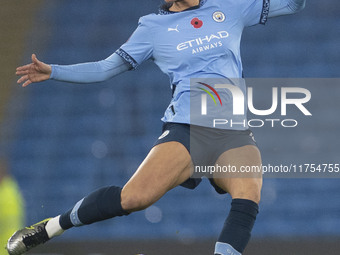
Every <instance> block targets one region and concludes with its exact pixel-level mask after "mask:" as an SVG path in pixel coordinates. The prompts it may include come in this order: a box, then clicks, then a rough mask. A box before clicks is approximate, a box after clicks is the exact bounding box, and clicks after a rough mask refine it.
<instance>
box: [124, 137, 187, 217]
mask: <svg viewBox="0 0 340 255" xmlns="http://www.w3.org/2000/svg"><path fill="white" fill-rule="evenodd" d="M192 169H193V167H192V161H191V157H190V154H189V152H188V151H187V149H186V148H185V147H184V146H183V145H182V144H180V143H178V142H167V143H163V144H159V145H157V146H155V147H154V148H153V149H152V150H151V151H150V153H149V155H148V156H147V157H146V158H145V160H144V161H143V163H142V164H141V165H140V167H139V168H138V170H137V171H136V173H135V174H134V175H133V176H132V177H131V179H130V180H129V181H128V182H127V183H126V185H125V186H124V188H123V190H122V194H121V199H122V202H121V203H122V207H123V209H124V210H126V211H129V212H133V211H139V210H143V209H145V208H147V207H149V206H150V205H152V204H153V203H155V202H156V201H157V200H158V199H160V198H161V197H162V196H163V195H164V194H165V193H166V192H167V191H169V190H171V189H172V188H175V187H176V186H178V185H180V184H181V183H183V182H184V181H186V180H187V179H188V178H189V177H190V175H191V173H192Z"/></svg>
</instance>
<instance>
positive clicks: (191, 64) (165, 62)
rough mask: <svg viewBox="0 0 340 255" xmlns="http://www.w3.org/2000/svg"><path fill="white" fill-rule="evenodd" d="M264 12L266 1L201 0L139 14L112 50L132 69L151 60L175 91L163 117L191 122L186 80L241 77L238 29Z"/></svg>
mask: <svg viewBox="0 0 340 255" xmlns="http://www.w3.org/2000/svg"><path fill="white" fill-rule="evenodd" d="M268 13H269V0H267V1H263V0H237V1H235V0H201V2H200V6H199V8H192V9H189V10H187V11H183V12H179V13H172V12H168V11H163V10H161V12H160V14H158V15H155V14H151V15H148V16H144V17H142V18H141V19H140V20H139V26H138V28H137V29H136V31H135V32H134V33H133V34H132V36H131V37H130V39H129V40H128V41H127V42H126V43H125V44H124V45H122V46H121V48H120V49H119V50H118V51H117V52H116V53H117V54H118V55H120V56H121V57H123V58H124V59H125V60H127V61H129V63H130V64H131V65H132V66H133V67H134V68H136V67H137V66H138V65H140V64H141V63H143V62H144V61H145V60H147V59H152V60H153V61H154V62H155V63H156V65H158V67H159V68H160V69H161V70H162V71H163V72H164V73H166V74H167V75H168V76H169V78H170V82H171V86H172V90H173V91H174V94H173V98H172V101H171V102H170V105H169V107H168V108H167V110H166V111H165V115H164V117H163V119H162V120H163V121H164V122H177V123H190V122H192V120H191V121H190V79H191V78H232V79H234V78H242V62H241V54H240V41H241V35H242V31H243V29H244V27H246V26H252V25H256V24H259V23H262V24H264V23H265V22H266V20H267V17H268ZM242 90H244V89H243V88H242ZM191 124H199V123H191Z"/></svg>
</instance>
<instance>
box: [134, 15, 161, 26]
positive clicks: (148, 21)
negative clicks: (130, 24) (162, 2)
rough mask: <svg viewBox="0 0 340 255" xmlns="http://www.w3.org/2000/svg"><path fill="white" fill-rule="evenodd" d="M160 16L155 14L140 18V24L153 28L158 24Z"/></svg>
mask: <svg viewBox="0 0 340 255" xmlns="http://www.w3.org/2000/svg"><path fill="white" fill-rule="evenodd" d="M158 16H159V15H157V14H155V13H151V14H148V15H145V16H142V17H140V18H139V21H138V24H139V25H144V26H148V27H152V26H154V25H155V24H157V20H158Z"/></svg>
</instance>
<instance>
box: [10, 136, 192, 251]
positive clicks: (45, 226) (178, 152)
mask: <svg viewBox="0 0 340 255" xmlns="http://www.w3.org/2000/svg"><path fill="white" fill-rule="evenodd" d="M191 171H192V162H191V157H190V155H189V152H188V151H187V149H186V148H185V147H184V146H183V145H182V144H180V143H178V142H167V143H163V144H159V145H157V146H155V147H154V148H153V149H152V150H151V151H150V153H149V155H148V156H147V157H146V159H145V160H144V162H143V163H142V164H141V166H140V167H139V168H138V170H137V171H136V173H135V174H134V175H133V176H132V178H131V179H130V180H129V181H128V183H127V184H126V185H125V186H124V188H123V189H121V188H119V187H116V186H110V187H105V188H102V189H99V190H97V191H95V192H93V193H91V194H90V195H88V196H87V197H85V198H84V199H82V200H80V201H79V202H78V203H77V204H76V205H75V206H74V207H73V208H72V209H71V210H69V211H68V212H66V213H64V214H62V215H59V216H57V217H55V218H53V219H46V220H44V221H42V222H39V223H37V224H34V225H32V226H30V227H27V228H24V229H21V230H19V231H17V232H16V233H15V234H14V235H13V236H12V237H11V238H10V239H9V241H8V243H7V250H8V253H9V254H10V255H20V254H23V253H25V252H26V251H28V250H30V249H31V248H33V247H35V246H37V245H39V244H42V243H45V242H46V241H48V240H49V239H51V238H53V237H55V236H58V235H60V234H61V233H63V232H64V230H66V229H69V228H71V227H74V226H81V225H88V224H91V223H94V222H98V221H101V220H106V219H109V218H113V217H116V216H123V215H127V214H129V213H131V212H134V211H138V210H142V209H145V208H147V207H148V206H150V205H151V204H153V203H154V202H156V201H157V200H158V199H160V198H161V197H162V196H163V195H164V194H165V193H166V192H167V191H168V190H170V189H172V188H174V187H176V186H178V185H179V184H181V183H183V182H184V181H185V180H187V179H188V178H189V177H190V174H191Z"/></svg>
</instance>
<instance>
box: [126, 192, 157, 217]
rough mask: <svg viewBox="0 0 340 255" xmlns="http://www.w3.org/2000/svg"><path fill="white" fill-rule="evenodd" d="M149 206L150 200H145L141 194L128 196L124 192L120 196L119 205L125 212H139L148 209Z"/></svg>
mask: <svg viewBox="0 0 340 255" xmlns="http://www.w3.org/2000/svg"><path fill="white" fill-rule="evenodd" d="M151 204H152V202H151V201H150V199H147V198H146V197H144V196H143V195H141V194H128V193H124V192H122V194H121V205H122V208H123V209H124V210H125V211H128V212H135V211H140V210H143V209H145V208H147V207H149V206H150V205H151Z"/></svg>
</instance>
